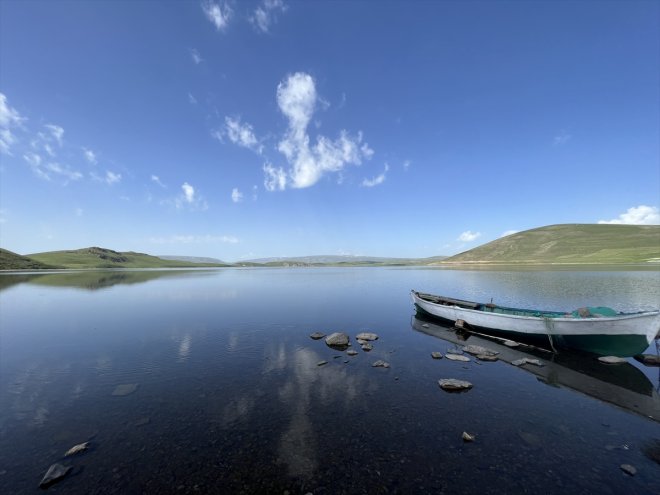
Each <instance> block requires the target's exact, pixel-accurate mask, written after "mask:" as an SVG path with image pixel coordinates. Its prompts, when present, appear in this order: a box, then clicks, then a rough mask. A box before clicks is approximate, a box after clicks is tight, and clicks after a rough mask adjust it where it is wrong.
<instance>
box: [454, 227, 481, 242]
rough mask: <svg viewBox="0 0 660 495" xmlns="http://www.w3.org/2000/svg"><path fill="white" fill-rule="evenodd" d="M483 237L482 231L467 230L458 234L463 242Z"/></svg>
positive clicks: (459, 239)
mask: <svg viewBox="0 0 660 495" xmlns="http://www.w3.org/2000/svg"><path fill="white" fill-rule="evenodd" d="M479 237H481V232H472V231H471V230H466V231H465V232H463V233H462V234H461V235H459V236H458V239H456V240H458V241H461V242H472V241H474V240H476V239H478V238H479Z"/></svg>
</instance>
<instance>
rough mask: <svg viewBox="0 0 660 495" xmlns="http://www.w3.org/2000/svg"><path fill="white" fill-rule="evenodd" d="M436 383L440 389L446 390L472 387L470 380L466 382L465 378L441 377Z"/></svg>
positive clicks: (458, 390) (451, 390) (453, 390)
mask: <svg viewBox="0 0 660 495" xmlns="http://www.w3.org/2000/svg"><path fill="white" fill-rule="evenodd" d="M438 385H440V388H441V389H442V390H446V391H447V392H460V391H462V390H470V389H471V388H472V384H471V383H470V382H466V381H465V380H457V379H456V378H443V379H441V380H438Z"/></svg>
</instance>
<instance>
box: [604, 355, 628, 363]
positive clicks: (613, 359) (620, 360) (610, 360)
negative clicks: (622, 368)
mask: <svg viewBox="0 0 660 495" xmlns="http://www.w3.org/2000/svg"><path fill="white" fill-rule="evenodd" d="M598 361H600V362H601V363H605V364H623V363H627V362H628V360H627V359H625V358H621V357H617V356H600V357H599V358H598Z"/></svg>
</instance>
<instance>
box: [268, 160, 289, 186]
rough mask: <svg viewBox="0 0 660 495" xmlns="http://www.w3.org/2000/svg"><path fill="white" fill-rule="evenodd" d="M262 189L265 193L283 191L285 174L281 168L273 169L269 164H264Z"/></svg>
mask: <svg viewBox="0 0 660 495" xmlns="http://www.w3.org/2000/svg"><path fill="white" fill-rule="evenodd" d="M263 170H264V175H265V177H264V187H265V188H266V191H284V188H285V187H286V172H285V171H284V169H283V168H282V167H277V168H275V167H274V166H273V165H271V164H270V163H268V162H266V163H264V167H263Z"/></svg>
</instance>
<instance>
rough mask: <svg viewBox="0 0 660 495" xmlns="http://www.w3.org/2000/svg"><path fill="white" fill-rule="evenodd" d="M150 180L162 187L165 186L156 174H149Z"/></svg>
mask: <svg viewBox="0 0 660 495" xmlns="http://www.w3.org/2000/svg"><path fill="white" fill-rule="evenodd" d="M151 181H152V182H155V183H156V184H158V185H159V186H160V187H162V188H163V189H165V188H166V187H167V186H166V185H165V184H163V182H162V181H161V180H160V177H158V176H157V175H152V176H151Z"/></svg>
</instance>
